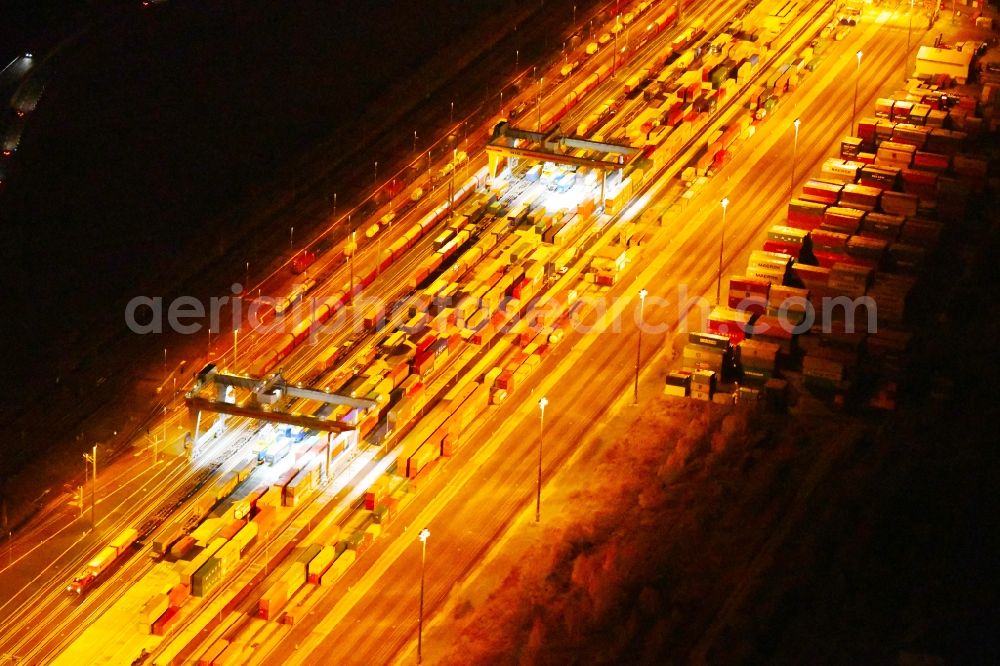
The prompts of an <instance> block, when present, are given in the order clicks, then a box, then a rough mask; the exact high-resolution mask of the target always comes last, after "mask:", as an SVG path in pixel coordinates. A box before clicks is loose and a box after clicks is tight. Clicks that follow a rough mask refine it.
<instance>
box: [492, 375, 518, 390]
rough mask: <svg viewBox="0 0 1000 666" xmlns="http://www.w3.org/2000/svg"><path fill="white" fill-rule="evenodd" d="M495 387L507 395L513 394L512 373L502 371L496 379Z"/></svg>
mask: <svg viewBox="0 0 1000 666" xmlns="http://www.w3.org/2000/svg"><path fill="white" fill-rule="evenodd" d="M496 385H497V387H498V388H502V389H504V390H505V391H507V392H508V393H513V391H514V373H513V372H511V371H510V370H504V371H503V372H501V373H500V376H499V377H497V382H496Z"/></svg>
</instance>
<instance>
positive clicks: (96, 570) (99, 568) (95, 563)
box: [66, 527, 139, 594]
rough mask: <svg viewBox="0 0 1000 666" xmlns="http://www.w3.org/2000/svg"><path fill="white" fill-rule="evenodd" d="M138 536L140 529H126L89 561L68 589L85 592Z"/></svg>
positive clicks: (79, 592)
mask: <svg viewBox="0 0 1000 666" xmlns="http://www.w3.org/2000/svg"><path fill="white" fill-rule="evenodd" d="M137 536H139V532H138V530H135V529H133V528H131V527H130V528H128V529H127V530H124V531H123V532H122V533H121V534H119V535H118V536H117V537H115V538H114V540H112V541H111V543H109V544H108V545H107V546H105V547H104V549H103V550H102V551H101V552H100V553H98V554H97V556H96V557H95V558H94V559H92V560H91V561H90V562H88V563H87V566H86V567H84V569H83V571H81V572H80V573H79V575H77V576H76V578H74V579H73V580H72V581H70V584H69V585H67V586H66V590H67V591H69V592H75V593H76V594H83V593H84V591H86V590H87V588H89V587H90V586H91V585H92V584H93V583H94V581H95V580H97V577H98V576H100V575H101V574H102V573H103V572H104V571H105V570H107V569H108V567H110V566H111V565H112V564H114V563H115V561H117V560H118V558H119V557H121V556H122V555H123V554H124V553H125V551H126V550H127V549H128V548H129V546H131V545H132V542H133V541H135V538H136V537H137Z"/></svg>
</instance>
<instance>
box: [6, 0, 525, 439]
mask: <svg viewBox="0 0 1000 666" xmlns="http://www.w3.org/2000/svg"><path fill="white" fill-rule="evenodd" d="M139 5H140V2H139V0H134V2H133V1H132V0H128V1H127V2H125V1H123V0H111V1H107V2H105V1H102V0H91V2H90V3H88V2H84V1H82V0H59V1H56V0H50V1H48V2H45V1H43V2H35V1H33V0H24V1H18V2H9V1H8V2H3V4H2V11H0V16H2V17H3V19H2V20H0V44H3V47H2V48H3V49H4V50H5V51H8V52H9V53H10V54H11V56H12V57H13V55H18V54H20V53H23V52H24V51H25V50H28V49H29V48H30V49H31V50H32V51H33V52H34V53H35V54H36V56H40V55H41V54H44V53H45V50H43V49H40V48H39V47H38V45H39V44H54V43H56V42H58V41H59V40H60V39H61V38H62V37H64V36H66V35H69V34H72V32H74V31H77V30H79V29H80V27H81V26H83V25H85V24H87V23H88V22H89V23H90V24H93V23H94V19H99V21H97V23H98V27H94V28H92V29H91V30H90V31H89V32H88V33H87V36H86V37H85V38H84V39H83V40H81V43H80V44H78V45H74V46H73V47H71V48H68V49H65V50H64V52H63V53H62V54H61V55H60V57H59V58H57V60H56V66H55V67H53V68H51V69H52V71H51V73H50V74H49V75H48V79H49V80H48V84H47V87H46V89H45V94H44V96H43V98H42V101H41V103H40V104H39V106H38V108H37V110H36V111H35V112H34V113H32V114H31V115H30V116H29V117H28V119H27V126H26V129H25V130H24V133H23V136H22V140H21V146H20V149H19V150H18V153H17V155H16V156H15V161H16V164H15V167H14V168H15V169H16V174H15V176H14V177H13V178H11V179H10V180H9V182H8V184H7V188H6V190H5V192H4V193H3V194H2V196H0V228H3V229H4V231H5V242H4V243H3V244H0V273H2V277H3V284H5V285H11V286H12V287H14V288H12V289H9V290H8V291H7V300H8V302H9V303H10V305H9V311H11V312H13V313H15V316H13V317H11V318H10V320H9V321H8V324H7V326H5V327H4V331H3V336H4V338H6V340H7V343H6V344H5V348H7V349H11V350H13V353H12V360H11V362H10V363H7V364H5V365H4V366H3V368H4V369H3V371H2V372H0V374H7V373H11V374H12V376H14V377H24V376H27V375H28V374H36V373H38V374H42V375H44V376H46V377H47V378H48V379H52V378H54V377H55V375H56V374H57V373H58V371H59V370H58V368H55V367H53V362H54V361H53V359H55V358H57V357H58V358H60V359H62V360H61V361H60V362H61V363H65V362H66V359H68V358H71V357H72V355H73V354H74V347H73V345H74V344H76V342H77V341H78V340H79V339H80V338H81V336H84V335H85V334H86V332H87V331H89V330H92V329H93V330H96V329H101V328H102V327H104V328H106V327H108V326H117V327H119V328H123V319H122V311H123V310H122V304H123V303H124V301H125V300H127V297H131V296H134V295H136V294H137V290H138V289H139V287H138V285H140V284H141V285H144V286H143V289H151V290H154V293H164V294H165V295H167V296H169V295H170V292H169V291H168V290H169V289H170V288H171V286H172V285H171V284H170V283H169V282H168V281H166V280H164V279H163V278H164V276H163V275H162V274H163V272H164V270H167V269H165V267H166V266H168V265H169V266H170V268H169V271H171V273H170V275H171V276H173V275H175V274H176V271H175V269H174V264H175V263H176V261H175V260H176V259H177V258H178V257H184V256H193V255H198V256H201V255H204V254H205V253H211V252H214V251H216V248H217V245H218V240H217V236H218V233H217V234H215V236H213V228H212V227H213V225H214V224H215V220H217V219H218V218H219V217H220V216H222V215H223V214H224V212H225V211H227V210H230V209H231V207H232V206H233V205H234V204H238V203H239V202H240V201H242V200H244V199H245V198H246V196H247V193H248V191H249V190H250V189H251V188H254V187H258V186H259V185H260V183H263V182H267V180H268V179H269V178H273V176H274V174H275V173H276V172H277V171H278V170H279V168H281V167H282V166H283V165H286V164H288V163H294V161H295V157H296V155H297V154H299V153H300V152H301V151H302V150H304V149H307V148H309V147H311V146H313V145H315V144H316V142H317V141H318V140H319V139H321V138H323V137H324V136H327V135H328V134H330V133H331V131H333V130H335V129H337V128H338V127H340V126H342V125H346V124H349V123H352V122H355V121H357V120H358V115H359V109H361V108H363V105H364V103H365V102H366V101H370V100H372V99H373V98H374V97H376V96H377V95H378V94H380V93H381V92H382V91H383V90H384V88H385V86H387V85H388V84H389V83H390V82H392V81H398V80H403V81H406V80H408V79H407V77H408V75H411V74H412V72H413V71H414V70H415V69H416V68H417V67H418V66H419V65H420V64H421V63H422V62H425V61H426V60H427V59H428V58H429V57H431V56H432V55H433V54H434V52H435V51H436V50H437V49H438V48H440V47H441V45H443V44H445V43H448V41H449V40H451V39H453V37H452V35H454V34H456V33H458V34H461V33H462V32H463V31H468V30H469V29H470V28H473V27H474V26H475V25H476V22H477V21H478V19H479V18H481V17H482V16H485V15H488V14H490V13H492V12H495V11H496V10H497V8H498V7H503V6H505V5H506V3H504V2H501V0H489V1H486V2H481V3H476V5H475V7H474V8H470V7H469V6H468V5H467V4H466V3H462V2H458V1H457V0H429V1H428V2H422V3H412V2H408V1H406V0H385V1H382V2H366V3H364V10H365V11H363V12H360V11H358V8H359V5H358V4H357V3H348V2H330V1H321V0H284V1H283V2H280V3H275V2H269V1H266V0H214V1H213V2H211V3H204V2H193V1H188V0H169V1H168V2H167V3H166V4H164V5H160V6H157V7H152V8H148V9H142V8H140V7H139ZM472 11H475V12H478V16H476V15H472V14H471V12H472ZM87 17H89V19H88V18H87ZM3 52H4V51H0V53H3ZM6 62H9V58H7V59H6V60H5V61H4V63H3V64H6ZM5 106H6V105H5ZM4 111H5V112H7V110H6V109H5V110H4ZM341 191H343V190H341ZM220 233H221V232H220ZM235 235H236V233H235V232H233V233H231V234H230V238H231V236H235ZM171 262H173V263H171ZM181 269H183V267H181ZM152 275H159V279H160V282H159V283H156V282H155V281H154V283H153V284H152V285H151V284H150V279H151V276H152ZM182 277H183V276H180V275H177V278H178V280H177V281H179V280H180V278H182ZM226 286H228V285H226ZM141 293H145V292H141ZM0 422H2V415H0Z"/></svg>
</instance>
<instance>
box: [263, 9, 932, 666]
mask: <svg viewBox="0 0 1000 666" xmlns="http://www.w3.org/2000/svg"><path fill="white" fill-rule="evenodd" d="M916 41H917V37H916V33H915V36H914V42H916ZM905 43H906V31H905V29H902V30H900V29H893V28H890V27H887V26H884V25H883V26H877V27H876V26H871V25H865V26H861V27H859V28H857V29H855V31H853V33H852V34H851V35H850V36H849V37H848V39H846V40H845V41H844V42H842V43H840V44H836V45H832V44H831V45H830V48H828V51H827V55H826V58H825V60H824V63H823V66H822V68H821V69H820V70H819V71H818V72H817V73H816V74H815V75H813V76H812V77H810V78H809V79H808V80H807V82H806V84H805V86H804V87H803V88H801V89H800V90H799V91H797V92H796V93H795V94H794V95H792V96H791V97H789V98H787V99H786V100H785V105H784V106H782V107H779V109H778V110H777V112H776V113H775V114H774V117H772V118H771V119H770V121H769V122H768V123H767V124H765V125H763V126H762V131H761V132H760V134H759V135H758V136H757V137H755V138H754V139H753V140H751V142H750V143H749V145H747V146H744V147H743V149H742V151H741V153H740V155H739V157H738V158H737V161H736V162H734V163H733V164H731V165H730V166H729V168H728V169H727V170H724V171H723V172H722V173H721V175H720V177H717V178H716V179H714V181H713V182H712V183H711V184H710V185H709V187H708V188H706V190H705V191H704V192H703V193H702V194H701V195H700V197H699V198H698V199H697V201H698V209H696V210H692V211H691V213H692V217H691V219H690V220H689V221H687V222H686V223H685V224H683V226H682V227H681V226H680V224H681V223H680V222H679V223H678V225H679V226H678V227H677V228H674V229H671V230H670V231H669V232H666V233H664V232H661V233H660V234H658V238H657V239H656V240H655V241H654V243H653V244H652V245H651V246H650V247H648V248H647V249H646V250H645V251H644V252H643V261H644V262H645V261H648V262H649V263H648V265H645V266H643V268H642V275H641V277H638V278H637V279H635V280H629V281H628V282H629V284H627V285H622V286H620V287H616V288H615V289H614V290H612V292H611V293H612V295H615V296H619V297H622V296H625V297H627V296H628V294H631V293H634V292H635V291H637V290H638V288H639V287H640V286H644V287H647V288H649V290H650V293H651V296H661V297H668V298H669V297H673V295H674V294H675V293H676V288H677V287H678V286H679V285H682V284H686V285H688V288H689V291H690V292H691V293H692V294H707V296H708V298H709V299H711V296H712V293H711V292H712V289H713V288H714V282H715V275H716V268H717V264H716V262H717V256H718V255H717V252H718V243H719V226H720V225H719V220H720V215H719V211H718V207H717V206H716V205H715V202H716V201H718V200H720V199H721V197H722V196H724V195H728V196H729V198H730V199H731V201H732V204H731V207H730V209H729V213H728V219H727V227H728V228H727V229H726V245H727V249H726V253H725V263H726V267H727V268H726V270H724V274H727V273H729V272H736V273H739V272H742V268H741V266H742V265H745V264H744V263H743V262H745V259H746V256H747V255H748V254H749V251H750V250H751V249H753V248H756V247H759V245H760V239H761V238H762V235H763V231H764V230H765V229H766V226H767V225H769V224H771V223H773V222H774V221H775V219H776V218H780V216H781V214H782V211H783V209H784V206H785V205H786V204H787V201H788V198H789V190H790V183H789V178H790V170H789V164H790V161H791V142H790V138H789V137H784V138H783V137H781V136H779V133H778V132H777V129H776V128H779V127H789V128H790V127H791V120H792V119H794V118H795V117H801V118H803V122H804V124H803V126H802V129H801V130H800V137H799V146H798V164H799V173H800V174H801V180H804V179H805V178H806V177H807V176H808V175H814V174H815V173H816V172H817V171H818V167H819V164H821V162H822V160H823V159H825V158H826V157H828V156H829V155H831V154H833V152H834V151H835V147H836V146H837V145H838V143H839V139H840V137H841V136H842V135H843V133H844V130H845V129H846V125H847V122H848V119H849V117H850V108H851V100H852V98H853V90H854V78H853V76H852V74H853V72H854V67H855V65H854V58H853V54H854V52H855V51H856V50H857V49H861V50H863V51H864V53H865V56H864V59H863V71H864V72H865V73H867V75H866V76H864V77H863V78H862V80H861V81H860V86H859V95H858V108H859V115H861V113H862V111H861V110H870V109H871V106H872V103H873V101H874V98H875V97H876V96H877V94H878V93H879V92H880V91H884V89H885V86H886V83H887V81H888V82H891V81H893V80H896V79H898V72H899V71H900V67H899V66H900V64H901V53H902V50H903V48H904V46H905ZM890 87H891V85H890ZM727 177H728V180H727ZM743 202H752V205H749V204H745V203H743ZM673 232H676V233H675V234H674V235H672V236H671V233H673ZM654 257H655V258H656V260H653V258H654ZM730 266H731V270H730ZM646 318H647V320H648V321H650V322H667V323H669V324H671V325H672V327H676V325H677V323H678V321H679V317H678V315H677V313H676V311H675V308H674V306H673V304H671V305H670V306H668V307H666V308H658V307H647V310H646ZM595 341H596V340H591V341H590V342H591V344H590V345H589V346H588V347H587V349H586V351H583V352H582V353H581V354H579V357H578V358H573V359H567V356H569V355H575V354H577V351H575V350H577V349H580V347H581V346H582V345H586V344H587V341H584V340H582V339H580V338H579V337H578V336H571V337H569V338H568V339H567V340H566V341H564V342H563V344H562V345H561V346H560V347H559V348H558V350H557V352H556V355H555V357H554V358H549V359H548V360H546V361H545V362H544V364H543V366H542V368H541V369H540V372H537V373H534V375H533V376H532V380H531V381H530V382H529V383H528V385H527V386H525V387H522V388H519V390H518V392H517V393H516V394H515V395H514V396H512V399H511V400H510V401H509V402H508V403H506V404H505V405H502V406H501V407H500V408H498V409H497V410H496V411H495V413H493V414H492V415H491V416H490V419H489V422H488V423H487V424H484V425H483V426H482V427H481V429H480V430H479V432H478V434H477V436H473V437H472V438H470V439H471V440H472V441H474V442H480V441H486V440H490V441H498V442H499V445H498V448H499V449H500V451H501V453H500V454H498V455H496V456H493V457H491V458H489V459H488V460H486V461H485V462H484V463H483V464H482V465H481V466H478V467H475V468H474V471H473V470H468V471H467V470H466V468H467V467H469V466H468V465H467V464H463V463H467V462H468V458H472V457H474V452H475V446H474V445H473V444H467V445H466V448H465V449H463V450H462V452H461V453H460V455H459V456H458V457H457V458H456V459H455V460H454V462H452V463H451V465H450V468H449V470H448V471H447V472H446V473H445V474H444V475H441V476H439V477H438V478H437V479H435V480H434V481H433V482H432V484H431V486H429V487H428V488H427V489H426V492H425V493H423V494H422V495H421V496H420V498H419V499H418V502H419V504H418V505H415V506H413V507H411V508H410V509H409V513H408V514H404V516H403V518H402V520H400V521H399V522H397V523H396V524H395V525H394V526H392V527H391V528H390V532H391V533H392V535H393V536H398V535H399V533H400V532H401V531H402V530H403V528H404V527H412V528H413V529H410V530H407V534H408V536H404V538H403V539H401V540H399V543H401V544H402V547H398V546H396V544H395V542H393V541H391V540H389V539H384V540H383V541H382V542H380V543H379V544H378V545H377V546H376V548H375V550H374V551H373V552H370V553H368V554H366V555H365V556H364V557H363V558H362V562H361V564H362V566H359V567H355V570H353V571H352V572H351V573H350V574H349V575H348V577H346V578H345V579H344V580H343V581H341V582H339V583H338V584H337V585H336V586H335V589H334V591H333V593H331V594H329V595H328V596H327V597H326V598H324V599H323V600H321V601H320V602H319V603H317V604H316V606H315V608H314V612H313V614H311V615H310V616H308V617H307V618H306V620H305V621H303V622H301V623H300V624H297V625H296V626H295V627H293V628H292V629H291V630H290V632H289V634H288V636H287V637H286V638H285V639H284V641H283V642H282V643H281V645H280V646H279V647H278V648H277V649H275V651H274V653H273V654H274V656H273V657H270V658H268V659H267V660H266V662H265V663H274V664H277V663H283V664H286V663H388V662H390V661H392V660H393V658H394V657H395V656H396V655H397V653H398V652H399V651H400V650H402V649H405V648H407V647H410V648H412V641H413V640H414V634H415V628H416V627H415V622H414V619H415V618H416V617H417V600H418V585H419V571H420V551H419V548H418V546H417V545H416V543H415V539H413V537H414V536H415V532H416V530H417V529H419V528H420V527H423V526H425V525H426V526H427V527H429V528H430V530H431V534H432V537H431V541H430V542H429V543H430V551H429V552H430V557H429V560H428V571H427V583H428V587H427V598H426V601H427V605H426V609H427V613H428V614H430V613H433V612H434V610H435V609H437V608H439V607H440V606H442V605H443V602H444V600H445V599H446V597H447V595H448V593H449V592H450V590H451V589H452V588H453V586H454V585H455V583H456V582H457V581H459V580H461V579H462V578H463V577H464V575H465V574H466V573H467V572H468V571H470V570H471V569H472V568H473V567H474V566H475V565H476V564H477V563H478V562H479V561H480V559H481V557H482V556H483V554H484V553H485V552H486V551H487V550H488V548H489V546H490V545H491V544H492V543H493V542H494V541H495V540H496V539H497V538H499V536H500V535H501V534H502V532H503V530H504V529H505V527H506V526H507V525H508V524H509V523H510V521H511V520H512V519H513V517H514V516H515V514H516V513H517V512H518V511H520V510H522V509H524V508H525V507H526V506H530V505H531V503H532V500H533V490H534V482H535V474H536V468H535V465H534V461H535V457H534V456H535V455H536V452H537V449H536V448H535V447H536V445H537V437H538V422H537V407H535V402H536V400H535V399H536V398H537V397H538V396H540V395H541V394H547V395H548V396H549V398H550V400H551V403H550V405H549V408H548V410H547V412H546V437H545V451H544V468H545V469H549V470H551V469H554V468H555V467H557V466H559V465H561V464H562V463H563V462H564V461H565V460H566V459H567V458H568V457H569V456H570V455H571V452H572V451H573V450H574V449H575V448H576V446H577V445H578V443H579V442H581V441H583V440H584V439H586V438H587V437H588V435H589V433H591V432H592V431H593V423H594V421H595V419H599V415H600V414H603V413H605V411H606V410H607V409H609V408H610V407H611V406H612V404H613V403H614V402H615V400H616V399H617V398H618V397H619V396H622V395H623V394H627V392H628V390H629V388H630V385H631V382H632V379H633V372H634V369H633V366H632V354H631V350H633V349H634V348H635V345H636V343H637V334H636V332H635V329H634V327H633V326H630V325H628V324H625V325H624V327H623V329H622V332H621V333H620V334H616V336H615V338H614V339H613V343H610V344H609V343H608V342H609V341H608V340H607V339H606V335H605V337H604V338H603V339H602V340H601V341H600V344H592V343H593V342H595ZM663 342H664V335H662V334H661V335H659V336H656V335H649V334H647V335H644V336H643V345H644V348H645V350H646V351H645V353H646V354H647V358H648V355H649V354H650V353H651V352H652V350H653V349H654V348H659V347H662V345H663ZM567 361H569V362H567ZM557 365H558V366H559V367H558V368H557V367H556V366H557ZM648 370H649V372H650V373H652V374H654V375H655V376H656V377H660V376H662V374H663V370H664V368H663V366H662V365H661V364H660V363H659V362H655V363H652V364H650V365H649V367H648ZM557 372H562V373H565V374H562V375H557V374H555V373H557ZM653 384H654V386H655V385H658V382H653ZM646 397H647V398H648V397H649V396H646ZM485 433H491V434H490V435H488V436H487V435H485ZM477 462H478V461H477ZM588 462H589V461H577V465H579V466H580V467H581V469H584V468H585V467H586V465H587V464H588ZM456 467H458V468H460V471H458V472H457V473H453V470H454V469H455V468H456ZM459 484H461V487H460V488H457V489H456V488H455V486H457V485H459ZM446 491H450V492H448V493H447V494H448V497H447V503H446V505H444V506H440V505H441V504H443V502H442V500H441V499H440V498H439V497H438V495H439V493H441V492H446ZM424 505H430V507H429V508H424V509H423V512H422V513H421V514H419V515H417V517H416V519H414V518H413V516H414V512H416V511H417V510H420V509H421V508H422V507H423V506H424ZM434 505H438V506H434ZM556 510H571V508H569V507H545V506H543V514H544V513H545V512H546V511H556ZM432 516H433V517H432ZM543 519H544V518H543ZM411 542H412V543H411ZM387 553H388V554H389V555H394V556H396V559H395V561H393V562H391V564H388V563H384V562H383V559H379V560H378V562H379V565H380V566H379V567H374V566H372V565H371V564H370V563H371V562H373V561H374V560H375V558H377V557H380V556H385V555H386V554H387ZM365 562H368V563H369V564H367V565H365ZM382 566H385V567H387V568H386V569H385V571H384V573H381V572H380V573H381V575H379V576H378V577H377V579H375V578H374V576H373V574H374V573H376V572H377V571H378V570H379V569H381V568H382ZM370 578H371V580H369V579H370ZM362 587H364V588H365V590H364V594H363V596H362V595H360V594H359V593H357V592H356V590H358V589H360V588H362ZM352 588H354V589H353V590H352ZM293 650H294V651H293ZM433 656H434V655H428V657H429V658H430V659H433Z"/></svg>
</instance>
